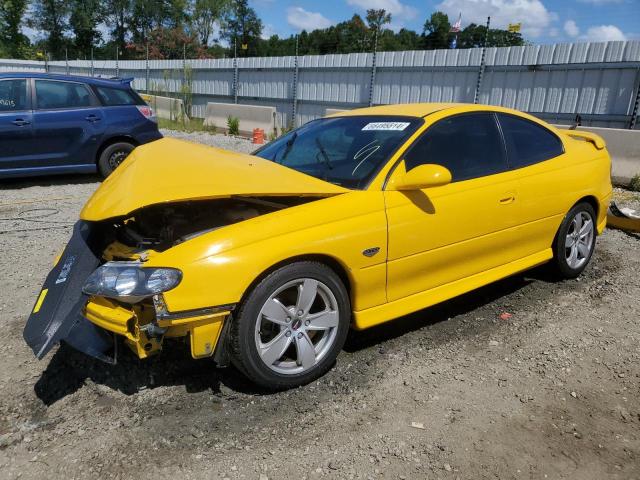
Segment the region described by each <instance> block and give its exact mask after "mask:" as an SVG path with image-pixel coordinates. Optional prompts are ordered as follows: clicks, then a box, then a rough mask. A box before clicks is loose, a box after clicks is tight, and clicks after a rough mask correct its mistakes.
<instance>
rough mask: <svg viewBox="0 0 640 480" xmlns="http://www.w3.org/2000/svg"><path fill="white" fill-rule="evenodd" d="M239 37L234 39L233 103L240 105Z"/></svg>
mask: <svg viewBox="0 0 640 480" xmlns="http://www.w3.org/2000/svg"><path fill="white" fill-rule="evenodd" d="M237 43H238V37H237V36H236V37H234V38H233V103H238V45H237Z"/></svg>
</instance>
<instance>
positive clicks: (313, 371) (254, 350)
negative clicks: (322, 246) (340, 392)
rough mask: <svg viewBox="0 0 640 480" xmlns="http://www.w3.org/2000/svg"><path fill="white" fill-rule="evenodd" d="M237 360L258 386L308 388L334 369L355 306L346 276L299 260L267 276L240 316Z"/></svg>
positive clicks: (234, 334) (235, 330) (235, 332)
mask: <svg viewBox="0 0 640 480" xmlns="http://www.w3.org/2000/svg"><path fill="white" fill-rule="evenodd" d="M234 317H235V318H234V320H233V324H232V327H231V332H230V334H231V342H230V344H231V358H232V362H233V363H234V365H236V367H237V368H238V369H239V370H241V371H242V372H243V373H244V374H245V375H246V376H247V377H248V378H249V379H250V380H252V381H253V382H255V383H257V384H258V385H260V386H262V387H265V388H268V389H272V390H280V389H285V388H291V387H296V386H299V385H304V384H306V383H308V382H311V381H313V380H315V379H316V378H318V377H320V376H321V375H323V374H324V373H325V372H326V371H327V370H329V369H330V368H331V366H332V365H333V363H334V361H335V359H336V357H337V356H338V353H339V352H340V350H341V349H342V346H343V345H344V342H345V339H346V336H347V332H348V329H349V322H350V317H351V308H350V305H349V297H348V294H347V291H346V289H345V287H344V285H343V284H342V281H341V280H340V278H339V277H338V276H337V275H336V274H335V272H333V270H331V269H330V268H329V267H327V266H326V265H323V264H321V263H318V262H299V263H294V264H291V265H287V266H284V267H282V268H280V269H278V270H276V271H274V272H272V273H271V274H269V275H268V276H267V277H265V278H264V279H263V280H262V281H261V282H260V283H259V284H258V285H256V286H255V287H254V288H253V290H252V291H251V292H250V293H249V295H248V296H247V297H246V299H245V300H244V301H243V302H242V304H241V305H240V308H239V309H238V310H237V314H236V315H234Z"/></svg>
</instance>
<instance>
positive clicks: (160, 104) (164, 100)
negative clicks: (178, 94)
mask: <svg viewBox="0 0 640 480" xmlns="http://www.w3.org/2000/svg"><path fill="white" fill-rule="evenodd" d="M140 96H141V97H142V98H143V100H144V101H145V102H147V103H148V104H149V106H150V107H151V108H153V111H154V112H155V113H156V116H157V117H158V118H166V119H167V120H175V121H181V122H182V121H184V122H187V123H188V122H189V116H188V115H187V114H186V112H185V111H184V104H183V102H182V100H181V99H179V98H171V97H160V96H158V95H147V94H144V93H143V94H140Z"/></svg>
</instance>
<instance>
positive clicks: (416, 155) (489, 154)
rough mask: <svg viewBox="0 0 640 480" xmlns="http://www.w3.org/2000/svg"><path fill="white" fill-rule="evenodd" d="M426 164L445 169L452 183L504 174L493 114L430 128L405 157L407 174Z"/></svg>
mask: <svg viewBox="0 0 640 480" xmlns="http://www.w3.org/2000/svg"><path fill="white" fill-rule="evenodd" d="M425 163H435V164H438V165H442V166H444V167H446V168H448V169H449V170H450V171H451V176H452V181H454V182H456V181H460V180H468V179H471V178H477V177H484V176H486V175H492V174H494V173H498V172H503V171H505V170H506V169H507V160H506V155H505V151H504V144H503V143H502V138H501V136H500V131H499V130H498V124H497V123H496V120H495V117H494V116H493V114H492V113H485V112H482V113H469V114H463V115H456V116H453V117H449V118H445V119H443V120H440V121H439V122H437V123H435V124H434V125H432V126H431V127H429V128H428V129H427V131H426V132H425V133H424V134H423V135H422V136H421V137H420V138H419V139H418V140H416V142H415V143H414V144H413V146H412V147H411V149H410V151H409V152H408V153H407V154H406V155H405V166H406V168H407V171H409V170H411V169H412V168H415V167H417V166H418V165H423V164H425Z"/></svg>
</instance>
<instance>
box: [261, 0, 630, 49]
mask: <svg viewBox="0 0 640 480" xmlns="http://www.w3.org/2000/svg"><path fill="white" fill-rule="evenodd" d="M250 5H251V6H252V7H253V8H254V9H255V10H256V11H257V13H258V16H259V17H260V18H261V19H262V21H263V23H264V32H263V36H264V37H268V36H269V35H272V34H274V33H276V34H278V35H280V36H289V35H290V34H295V33H297V32H299V31H301V30H303V29H305V30H307V31H309V30H313V29H314V28H324V27H328V26H330V25H333V24H335V23H338V22H340V21H343V20H345V19H348V18H350V17H351V16H352V15H353V14H354V13H358V14H360V15H361V16H363V17H364V15H365V12H366V10H367V9H368V8H384V9H385V10H386V11H387V12H390V13H391V14H392V18H393V20H392V24H391V28H392V29H393V30H399V29H400V28H403V27H404V28H410V29H412V30H415V31H417V32H419V33H420V32H422V29H423V25H424V22H425V19H427V18H428V17H429V16H430V15H431V13H433V12H434V11H436V10H440V11H443V12H445V13H446V14H448V15H449V20H450V21H451V23H453V22H455V21H456V20H457V18H458V15H459V14H460V13H462V27H463V28H464V27H465V26H466V25H468V24H469V23H472V22H473V23H481V24H484V23H486V21H487V16H488V15H490V16H491V24H492V26H496V27H499V28H505V27H506V26H507V24H509V23H518V22H520V23H522V34H523V35H524V37H525V38H526V39H527V40H529V41H530V42H532V43H558V42H575V41H593V42H596V41H607V40H636V39H640V0H320V1H318V0H251V1H250Z"/></svg>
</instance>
